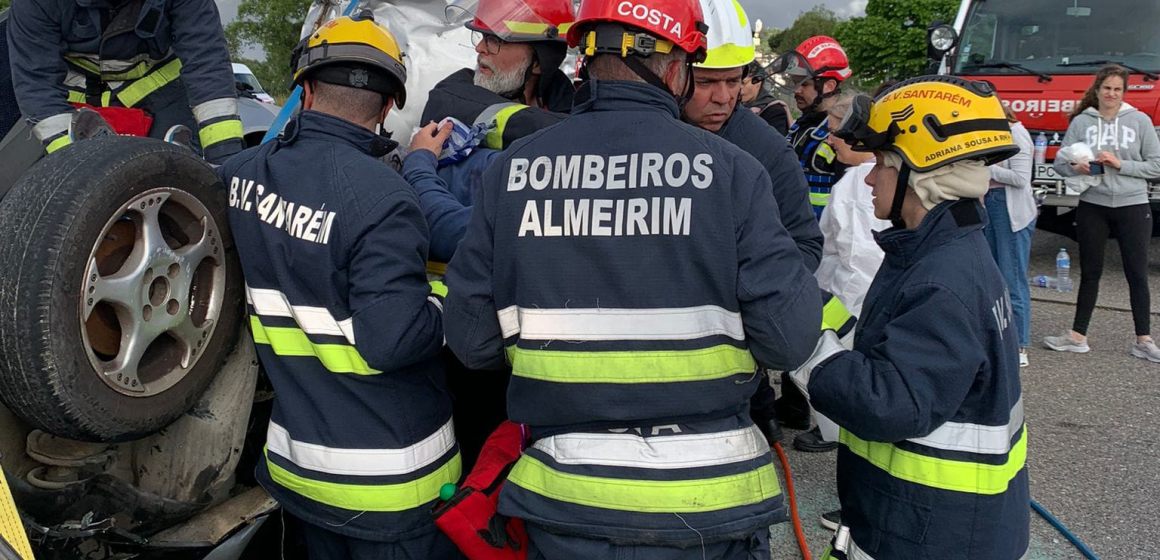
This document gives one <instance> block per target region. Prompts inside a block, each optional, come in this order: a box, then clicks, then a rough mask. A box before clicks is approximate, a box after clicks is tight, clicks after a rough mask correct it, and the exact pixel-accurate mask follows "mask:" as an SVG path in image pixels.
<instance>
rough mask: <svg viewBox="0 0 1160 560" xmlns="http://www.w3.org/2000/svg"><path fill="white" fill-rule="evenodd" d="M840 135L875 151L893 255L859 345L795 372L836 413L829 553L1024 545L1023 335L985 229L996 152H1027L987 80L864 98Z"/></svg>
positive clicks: (996, 555)
mask: <svg viewBox="0 0 1160 560" xmlns="http://www.w3.org/2000/svg"><path fill="white" fill-rule="evenodd" d="M835 134H836V135H837V136H838V137H839V138H842V139H844V140H846V141H847V142H850V143H851V144H853V145H854V146H855V149H862V150H872V151H873V152H874V153H875V156H876V157H877V165H876V166H875V167H874V170H873V171H871V173H870V175H869V177H868V178H867V179H866V182H867V184H869V185H870V186H871V188H872V189H873V192H874V214H875V216H876V217H878V218H880V219H886V218H889V219H891V220H893V221H894V222H895V225H894V227H892V228H890V229H887V230H885V231H883V232H879V233H878V234H877V235H876V239H877V241H878V244H879V245H880V246H881V247H882V250H883V251H885V253H886V258H885V260H884V261H883V263H882V267H881V268H879V270H878V273H877V275H876V276H875V277H874V282H873V284H872V285H871V286H870V290H869V292H868V295H867V297H866V301H865V305H864V306H863V308H862V309H863V310H864V313H863V318H864V319H863V321H862V323H861V324H860V325H859V329H858V332H857V335H856V337H855V340H854V349H853V350H845V349H843V348H842V347H841V346H840V345H839V344H838V342H837V337H836V336H834V335H832V334H830V333H824V334H823V337H822V340H821V342H819V344H818V348H817V350H816V351H815V353H814V355H813V356H812V357H811V358H810V360H809V361H808V362H807V363H806V365H805V366H803V367H801V368H800V369H798V370H797V371H795V372H794V373H793V375H792V377H793V380H794V383H796V384H797V385H798V386H799V387H800V388H801V390H802V391H804V392H805V393H806V394H807V396H808V398H809V399H810V402H811V404H812V405H813V407H814V408H816V409H817V410H818V411H819V412H821V413H823V414H825V415H826V416H827V417H829V418H831V419H832V420H834V421H835V422H837V423H838V425H839V426H841V435H840V436H839V439H840V442H841V445H840V448H839V451H838V473H837V474H838V497H839V499H840V501H841V505H842V515H841V524H842V525H841V526H840V527H839V528H838V532H837V534H836V536H835V538H834V541H833V544H832V549H831V550H829V551H827V554H826V555H825V556H823V559H831V558H832V559H835V560H846V559H866V558H873V559H874V560H903V559H911V558H938V559H940V560H1017V559H1021V558H1026V555H1027V545H1028V533H1029V524H1030V509H1029V507H1028V500H1029V496H1028V483H1027V468H1026V466H1025V462H1026V458H1027V433H1026V429H1025V426H1024V422H1023V399H1022V389H1021V385H1020V380H1019V358H1018V348H1017V345H1018V338H1017V337H1016V333H1015V328H1014V326H1013V321H1012V319H1011V301H1010V297H1009V296H1008V294H1007V288H1006V285H1005V284H1004V282H1003V277H1002V275H1001V274H1000V273H999V270H998V267H997V266H996V265H995V261H994V259H992V258H991V255H990V250H989V249H988V246H987V240H986V239H985V238H984V236H983V231H982V230H983V226H984V225H985V222H986V220H985V218H984V216H985V213H984V211H983V208H982V205H981V204H980V202H979V197H981V196H982V195H983V194H984V193H986V192H987V188H988V183H989V179H990V172H989V171H988V168H987V166H988V165H990V164H994V163H997V162H999V161H1002V160H1004V159H1007V158H1009V157H1011V156H1012V155H1013V154H1015V153H1016V152H1017V151H1018V148H1017V147H1016V146H1015V143H1014V142H1013V141H1012V138H1011V131H1010V129H1009V128H1008V124H1007V122H1006V119H1004V117H1003V108H1002V106H1001V105H1000V103H999V100H998V98H997V97H996V96H995V94H994V92H993V91H992V90H991V88H990V87H989V86H987V85H986V84H983V83H979V82H967V81H965V80H962V79H959V78H954V77H947V76H925V77H921V78H915V79H912V80H908V81H905V82H902V83H901V84H898V85H897V86H895V87H894V88H892V89H890V90H887V91H886V92H884V93H882V94H881V95H880V96H879V98H878V99H877V100H876V101H871V100H870V98H868V97H865V96H862V97H860V98H858V99H857V100H856V101H855V103H854V105H853V107H852V109H851V110H850V113H849V116H848V117H847V118H846V119H845V120H844V121H843V123H842V125H841V126H840V128H839V130H838V131H836V132H835Z"/></svg>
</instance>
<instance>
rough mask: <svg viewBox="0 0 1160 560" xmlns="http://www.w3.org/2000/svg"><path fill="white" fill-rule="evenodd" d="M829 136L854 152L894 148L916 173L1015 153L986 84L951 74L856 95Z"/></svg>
mask: <svg viewBox="0 0 1160 560" xmlns="http://www.w3.org/2000/svg"><path fill="white" fill-rule="evenodd" d="M835 135H836V136H838V137H839V138H842V139H843V140H846V141H847V142H850V143H851V144H852V145H853V146H854V148H855V149H858V150H865V151H869V150H876V151H891V152H895V153H897V154H898V155H900V156H902V159H903V160H904V161H905V162H906V164H907V166H908V167H910V168H911V169H913V170H915V171H918V172H920V173H924V172H928V171H931V170H933V169H937V168H939V167H942V166H944V165H949V164H951V163H954V162H956V161H961V160H967V159H979V160H983V161H984V162H985V163H986V164H987V165H991V164H994V163H998V162H1000V161H1003V160H1005V159H1007V158H1009V157H1011V156H1013V155H1015V154H1017V153H1019V147H1018V146H1016V145H1015V141H1014V140H1013V139H1012V138H1011V127H1010V124H1009V123H1008V122H1007V118H1006V117H1005V116H1004V115H1003V106H1002V104H1001V103H1000V102H999V98H998V97H996V96H995V91H994V90H993V89H992V88H991V86H990V85H989V84H986V83H983V82H972V81H968V80H964V79H962V78H958V77H954V76H922V77H918V78H912V79H910V80H906V81H904V82H902V83H900V84H898V85H896V86H894V87H892V88H890V89H888V90H886V91H884V92H882V93H881V94H880V95H879V96H878V99H876V100H873V101H871V100H870V98H869V97H866V96H860V97H859V98H857V99H855V101H854V103H853V106H852V107H851V108H850V112H849V113H847V114H846V117H845V118H844V119H843V120H842V124H841V125H839V127H838V130H837V131H836V132H835Z"/></svg>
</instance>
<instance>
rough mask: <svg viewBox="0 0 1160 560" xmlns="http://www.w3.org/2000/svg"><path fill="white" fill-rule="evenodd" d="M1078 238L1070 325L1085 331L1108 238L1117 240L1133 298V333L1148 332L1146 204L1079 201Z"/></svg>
mask: <svg viewBox="0 0 1160 560" xmlns="http://www.w3.org/2000/svg"><path fill="white" fill-rule="evenodd" d="M1075 225H1076V235H1077V237H1078V238H1079V262H1080V268H1081V271H1080V281H1079V295H1078V296H1077V298H1076V306H1075V321H1074V322H1073V323H1072V329H1073V330H1075V332H1077V333H1079V334H1082V335H1085V336H1086V335H1087V330H1088V325H1089V324H1090V323H1091V319H1092V311H1094V310H1095V307H1096V300H1097V299H1099V295H1100V277H1101V276H1103V273H1104V255H1105V251H1106V249H1107V245H1108V239H1109V238H1110V237H1112V236H1115V238H1116V239H1117V240H1118V241H1119V242H1120V256H1121V258H1122V259H1123V261H1124V275H1125V276H1126V277H1127V279H1128V294H1129V296H1130V299H1131V302H1132V321H1133V322H1134V323H1135V327H1136V335H1137V336H1143V335H1147V334H1150V333H1151V300H1150V298H1151V296H1150V295H1149V292H1148V244H1149V242H1151V240H1152V209H1151V207H1150V206H1149V205H1148V204H1138V205H1135V206H1123V207H1120V208H1110V207H1107V206H1100V205H1097V204H1091V203H1088V202H1080V203H1079V208H1077V209H1076V215H1075Z"/></svg>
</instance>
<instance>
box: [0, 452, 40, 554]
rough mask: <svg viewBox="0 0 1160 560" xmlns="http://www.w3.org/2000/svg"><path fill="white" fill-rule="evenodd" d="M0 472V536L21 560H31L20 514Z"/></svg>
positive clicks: (30, 550)
mask: <svg viewBox="0 0 1160 560" xmlns="http://www.w3.org/2000/svg"><path fill="white" fill-rule="evenodd" d="M4 476H5V475H4V473H3V472H2V471H0V536H2V537H4V540H5V541H7V542H8V544H9V546H11V547H12V549H13V550H14V551H15V552H16V555H17V556H19V557H20V558H21V559H22V560H33V559H32V547H31V546H29V544H28V533H26V532H25V531H24V523H23V522H22V521H21V520H20V513H19V512H18V511H16V502H15V501H14V500H13V499H12V492H11V491H10V490H9V489H8V481H7V480H5V478H4Z"/></svg>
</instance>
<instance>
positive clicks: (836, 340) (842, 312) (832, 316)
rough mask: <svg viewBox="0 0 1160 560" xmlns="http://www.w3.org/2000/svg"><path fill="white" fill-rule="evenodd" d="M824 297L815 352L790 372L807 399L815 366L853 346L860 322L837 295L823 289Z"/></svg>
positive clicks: (791, 377) (795, 383)
mask: <svg viewBox="0 0 1160 560" xmlns="http://www.w3.org/2000/svg"><path fill="white" fill-rule="evenodd" d="M822 299H823V300H825V302H826V303H825V304H824V305H823V306H822V336H821V337H820V338H818V345H817V346H815V347H814V353H813V354H811V355H810V357H809V359H807V360H806V363H804V364H802V366H801V367H799V368H798V369H796V370H794V371H793V372H792V373H790V379H792V380H793V382H794V385H797V387H798V389H801V391H802V394H803V395H805V396H806V400H809V398H810V393H809V391H808V390H807V388H808V387H809V384H810V374H811V373H813V371H814V368H815V367H817V366H818V364H820V363H822V362H824V361H826V360H827V359H829V358H830V357H831V356H833V355H834V354H837V353H839V352H842V351H845V350H848V349H849V348H851V346H852V344H851V343H852V342H853V338H854V327H855V326H857V324H858V318H857V317H855V316H853V315H851V314H850V311H849V310H848V309H846V306H845V305H843V304H842V300H840V299H838V298H837V296H835V295H834V294H831V293H829V292H827V291H825V290H822Z"/></svg>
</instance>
